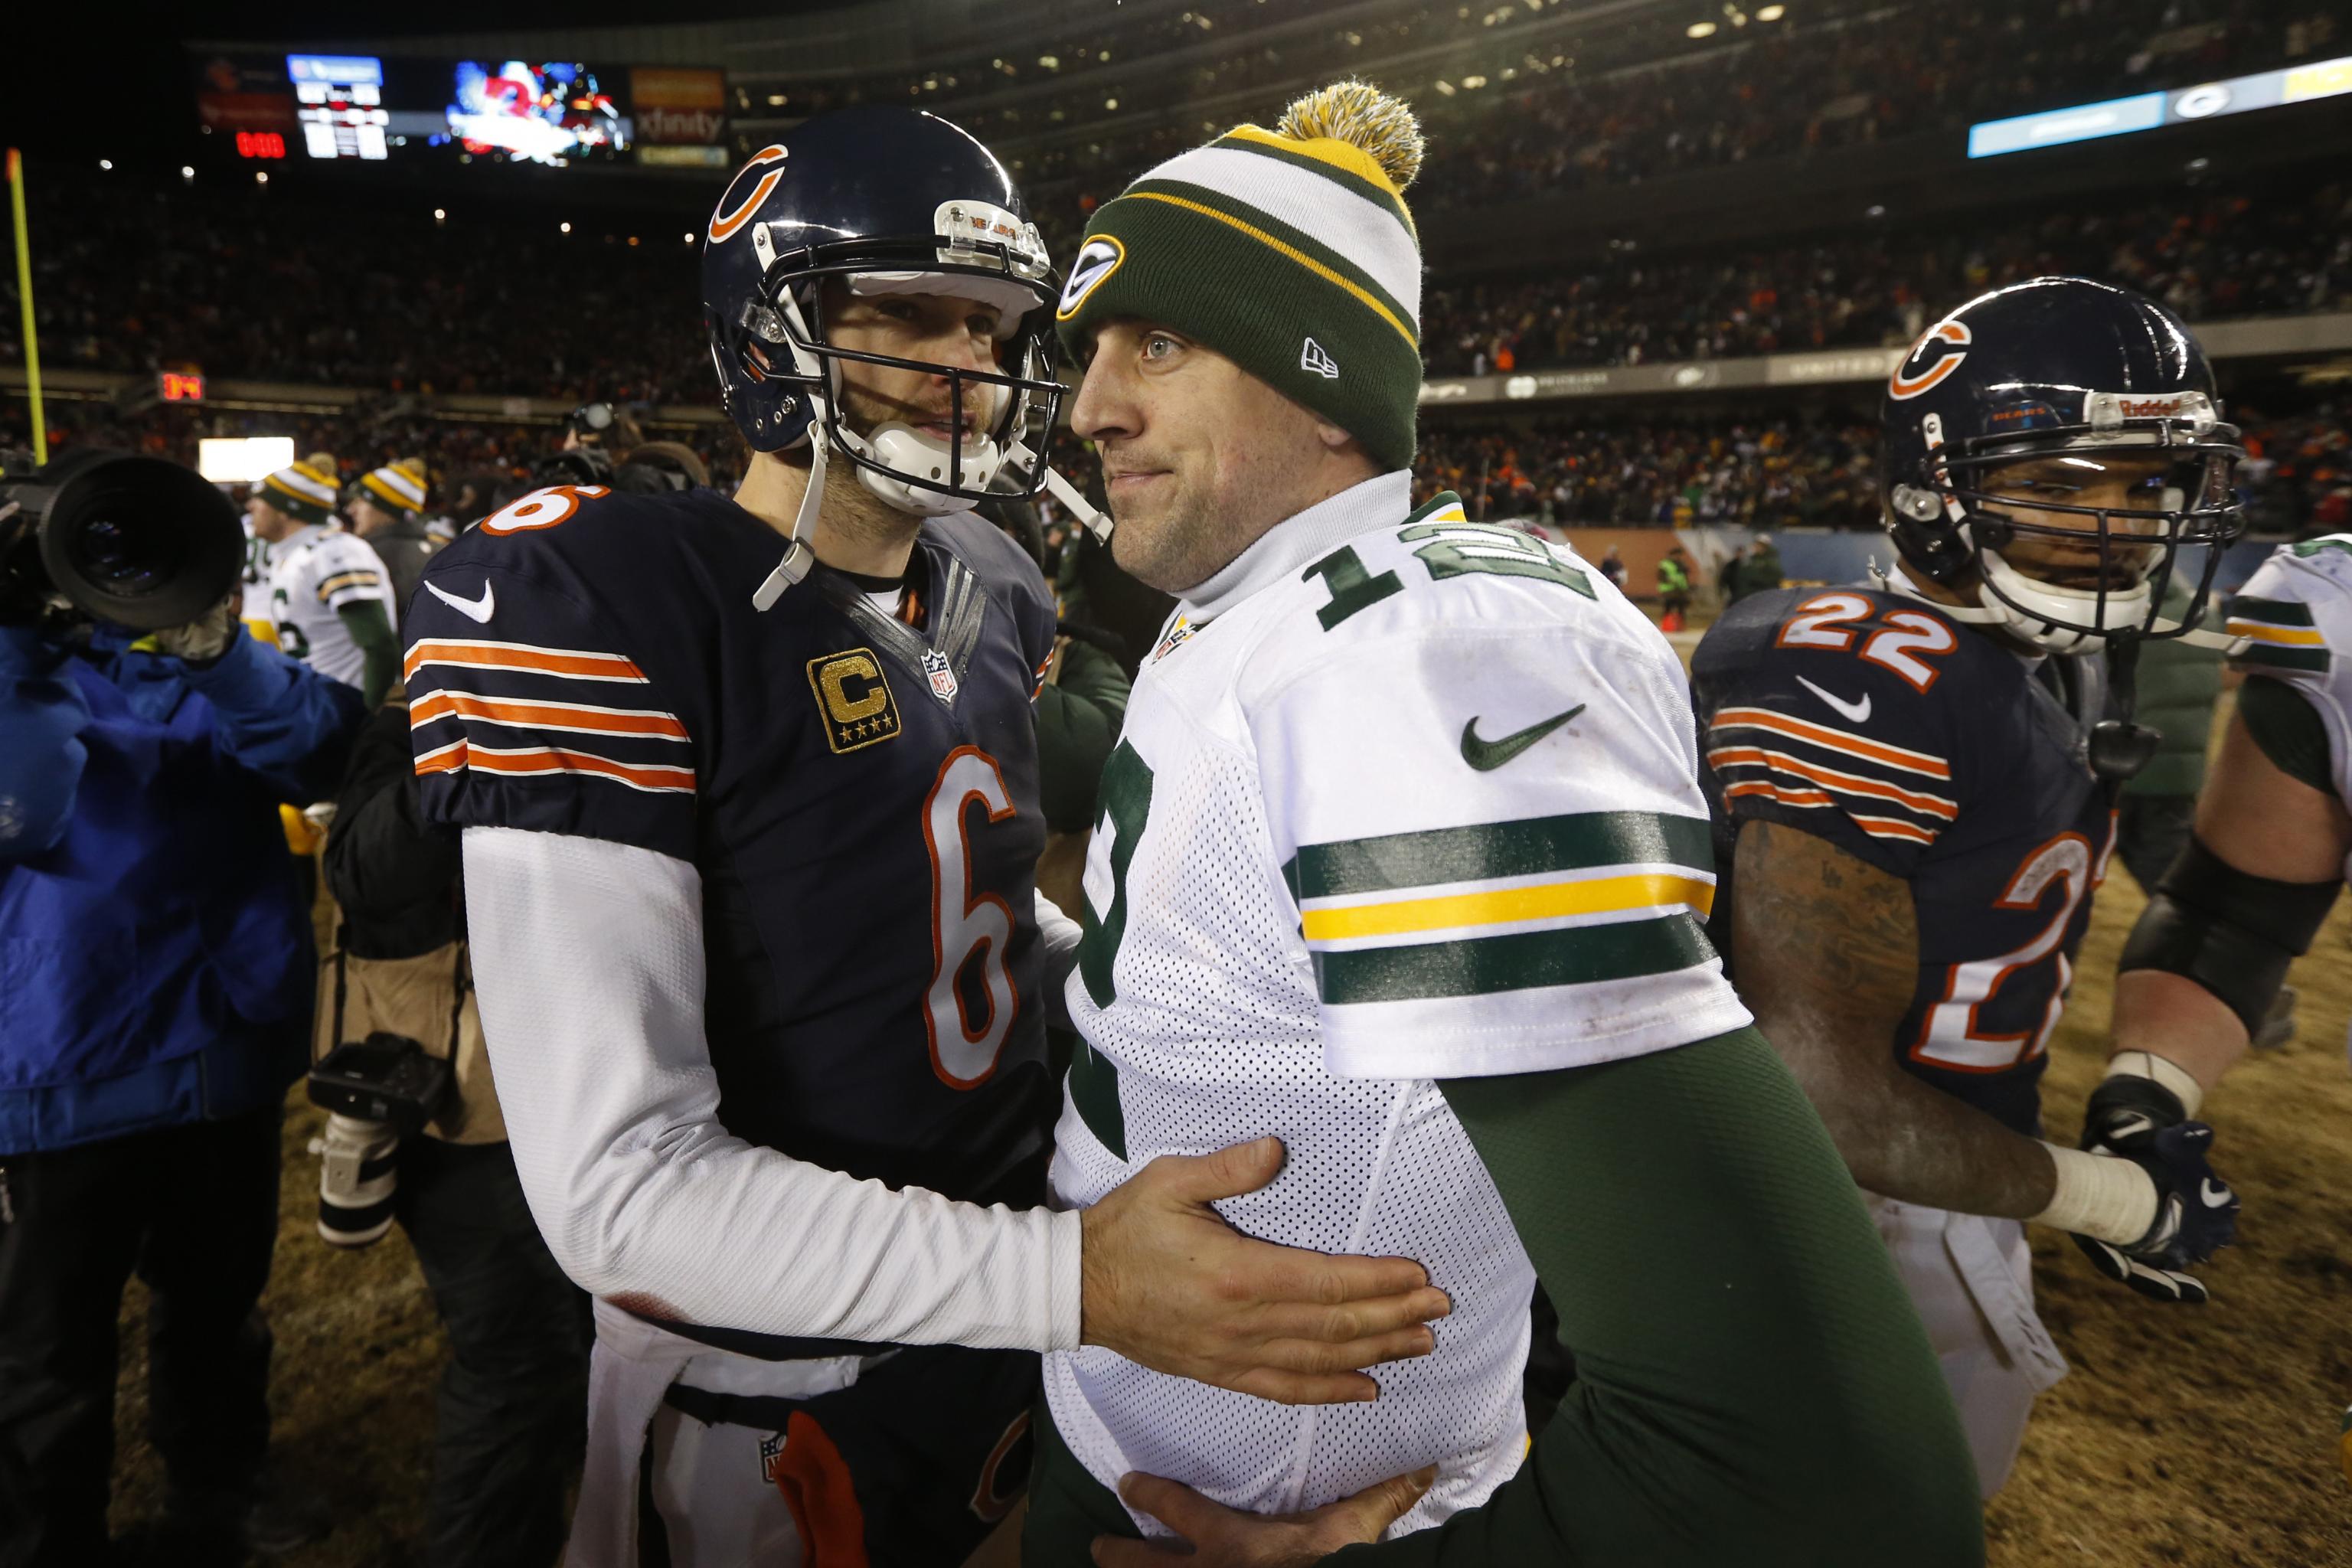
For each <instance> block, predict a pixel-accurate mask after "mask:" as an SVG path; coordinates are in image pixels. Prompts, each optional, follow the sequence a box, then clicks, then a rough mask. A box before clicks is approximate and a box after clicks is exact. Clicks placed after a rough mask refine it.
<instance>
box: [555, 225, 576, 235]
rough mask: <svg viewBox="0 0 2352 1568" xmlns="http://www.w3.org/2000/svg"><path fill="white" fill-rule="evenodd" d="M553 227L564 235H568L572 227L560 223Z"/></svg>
mask: <svg viewBox="0 0 2352 1568" xmlns="http://www.w3.org/2000/svg"><path fill="white" fill-rule="evenodd" d="M556 227H557V228H558V229H560V230H562V232H563V233H565V234H570V233H571V232H572V225H571V224H569V223H560V224H557V225H556Z"/></svg>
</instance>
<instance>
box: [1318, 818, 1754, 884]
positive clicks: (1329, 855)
mask: <svg viewBox="0 0 2352 1568" xmlns="http://www.w3.org/2000/svg"><path fill="white" fill-rule="evenodd" d="M1642 864H1664V865H1672V866H1687V867H1689V868H1692V869H1693V870H1696V871H1706V872H1710V873H1711V872H1713V871H1714V869H1715V847H1714V844H1713V842H1712V841H1711V839H1710V837H1709V836H1708V830H1707V823H1706V818H1705V817H1703V816H1659V815H1658V814H1656V813H1654V812H1647V811H1582V812H1576V813H1573V814H1571V815H1570V816H1529V817H1523V818H1521V819H1520V820H1518V821H1517V822H1490V823H1484V824H1480V825H1478V826H1471V827H1437V828H1431V829H1429V830H1428V831H1426V832H1422V833H1390V834H1384V835H1382V836H1381V837H1378V838H1350V839H1343V840H1341V841H1340V842H1339V843H1336V844H1302V845H1300V846H1299V848H1298V854H1297V858H1294V859H1293V860H1292V861H1291V862H1290V864H1289V865H1287V866H1285V867H1284V868H1282V874H1283V877H1284V879H1286V881H1288V882H1289V884H1290V893H1291V897H1293V898H1295V899H1297V900H1301V901H1302V902H1303V901H1304V900H1308V899H1330V898H1338V897H1340V896H1342V895H1345V894H1349V893H1382V892H1387V891H1389V890H1390V889H1394V888H1428V887H1434V886H1437V885H1439V884H1441V883H1446V882H1484V881H1489V880H1492V879H1495V878H1496V877H1528V876H1534V875H1536V874H1537V873H1538V872H1542V871H1576V870H1582V869H1585V868H1590V867H1595V866H1626V865H1642Z"/></svg>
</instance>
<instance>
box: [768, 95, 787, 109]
mask: <svg viewBox="0 0 2352 1568" xmlns="http://www.w3.org/2000/svg"><path fill="white" fill-rule="evenodd" d="M783 106H784V95H783V94H782V93H781V92H772V93H770V94H769V95H768V107H769V108H770V109H782V107H783Z"/></svg>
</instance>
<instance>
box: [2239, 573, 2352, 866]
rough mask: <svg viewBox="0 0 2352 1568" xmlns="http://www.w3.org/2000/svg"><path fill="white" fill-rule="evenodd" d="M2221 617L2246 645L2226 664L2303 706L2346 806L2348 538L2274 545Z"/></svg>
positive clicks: (2351, 614)
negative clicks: (2292, 694) (2263, 679)
mask: <svg viewBox="0 0 2352 1568" xmlns="http://www.w3.org/2000/svg"><path fill="white" fill-rule="evenodd" d="M2222 615H2223V621H2222V630H2224V631H2225V632H2227V633H2228V634H2229V635H2230V636H2231V637H2245V638H2247V639H2248V641H2247V645H2246V650H2245V652H2243V653H2242V654H2240V655H2238V656H2237V657H2236V658H2234V659H2232V660H2231V662H2232V663H2234V664H2235V665H2236V666H2237V667H2238V668H2241V669H2242V670H2244V671H2246V673H2248V674H2249V675H2263V676H2268V677H2270V678H2271V679H2273V680H2283V681H2285V682H2286V683H2287V684H2288V685H2290V686H2292V687H2294V689H2296V690H2297V691H2300V692H2302V693H2303V695H2304V696H2305V698H2306V699H2308V700H2309V701H2310V703H2311V706H2312V708H2313V709H2314V710H2315V711H2316V712H2317V713H2318V714H2319V717H2320V721H2321V722H2323V723H2324V724H2326V727H2327V754H2328V760H2329V762H2330V763H2331V764H2332V766H2331V770H2330V771H2331V772H2332V773H2333V774H2334V777H2335V780H2336V799H2338V800H2341V801H2345V802H2347V803H2352V533H2334V534H2329V535H2327V536H2326V538H2322V539H2306V540H2304V541H2303V542H2300V543H2297V544H2282V545H2280V546H2279V547H2278V548H2277V549H2276V550H2273V551H2272V552H2271V554H2270V559H2269V560H2267V561H2265V562H2263V563H2262V565H2261V566H2260V567H2259V568H2257V569H2256V570H2255V572H2254V574H2253V575H2252V577H2249V578H2247V579H2246V585H2245V586H2244V587H2243V588H2241V589H2240V590H2239V591H2238V593H2237V594H2236V595H2235V596H2234V597H2232V598H2231V600H2230V602H2229V604H2228V605H2226V606H2225V607H2224V609H2223V612H2222ZM2344 871H2345V875H2346V876H2347V877H2352V858H2347V860H2346V861H2345V866H2344Z"/></svg>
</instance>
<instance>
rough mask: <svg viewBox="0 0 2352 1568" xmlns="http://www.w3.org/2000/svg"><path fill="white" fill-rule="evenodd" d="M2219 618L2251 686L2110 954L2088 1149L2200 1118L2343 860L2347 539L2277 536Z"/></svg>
mask: <svg viewBox="0 0 2352 1568" xmlns="http://www.w3.org/2000/svg"><path fill="white" fill-rule="evenodd" d="M2223 617H2224V618H2223V623H2222V629H2223V631H2224V632H2225V633H2226V634H2227V635H2228V636H2230V637H2235V638H2239V639H2242V640H2241V642H2240V643H2239V645H2238V646H2237V647H2236V650H2235V651H2234V652H2233V653H2232V655H2231V662H2232V663H2233V664H2235V665H2236V666H2237V667H2238V668H2240V669H2242V670H2243V671H2245V673H2246V675H2247V677H2248V679H2247V680H2246V682H2245V684H2244V685H2243V686H2242V687H2240V688H2239V689H2238V706H2237V710H2236V711H2235V712H2234V713H2232V714H2231V717H2230V723H2229V728H2228V729H2227V730H2226V731H2224V733H2223V736H2222V741H2221V758H2220V760H2219V761H2218V762H2216V763H2214V765H2213V769H2212V772H2211V773H2209V774H2208V775H2207V777H2206V781H2205V789H2204V792H2203V793H2202V794H2201V795H2199V796H2198V798H2197V827H2196V832H2195V835H2194V836H2193V837H2191V838H2190V839H2189V847H2187V848H2186V849H2184V850H2182V851H2181V852H2180V855H2179V858H2177V859H2175V860H2174V861H2173V863H2172V868H2171V869H2169V870H2168V871H2167V872H2166V873H2165V874H2164V876H2163V877H2162V879H2159V880H2158V883H2157V886H2156V889H2155V891H2154V892H2153V893H2152V894H2151V895H2150V896H2149V898H2148V901H2147V909H2146V910H2144V911H2142V913H2141V915H2140V918H2139V922H2138V923H2137V925H2135V926H2134V927H2133V928H2132V934H2131V938H2130V940H2129V941H2128V942H2126V943H2125V944H2124V952H2123V957H2122V958H2121V959H2120V960H2119V961H2118V962H2117V963H2116V1006H2115V1026H2114V1031H2115V1032H2114V1042H2113V1047H2112V1049H2113V1054H2112V1055H2111V1056H2110V1058H2108V1068H2107V1077H2106V1079H2105V1081H2104V1082H2103V1083H2101V1084H2100V1085H2099V1087H2098V1088H2097V1089H2095V1090H2093V1091H2092V1094H2091V1100H2090V1104H2089V1105H2088V1106H2087V1107H2086V1108H2085V1111H2084V1131H2083V1139H2084V1145H2085V1146H2086V1147H2095V1146H2098V1145H2101V1144H2105V1145H2110V1146H2115V1147H2117V1148H2119V1149H2122V1150H2125V1151H2126V1152H2128V1151H2131V1150H2135V1149H2138V1148H2143V1147H2145V1146H2147V1143H2148V1142H2149V1141H2150V1140H2152V1139H2153V1138H2154V1137H2155V1136H2156V1135H2157V1134H2158V1132H2160V1131H2163V1130H2164V1129H2166V1128H2168V1127H2171V1126H2174V1125H2177V1124H2179V1123H2180V1122H2182V1121H2188V1120H2189V1119H2190V1118H2192V1117H2194V1116H2195V1115H2196V1114H2197V1111H2198V1108H2199V1106H2200V1104H2201V1103H2202V1101H2203V1100H2204V1097H2205V1094H2206V1091H2207V1090H2209V1089H2211V1088H2212V1087H2213V1086H2214V1085H2215V1084H2216V1083H2218V1082H2220V1081H2221V1075H2222V1074H2223V1073H2225V1072H2227V1071H2228V1070H2229V1068H2231V1065H2232V1064H2233V1063H2235V1062H2236V1061H2237V1060H2238V1058H2240V1057H2242V1056H2243V1055H2245V1052H2246V1046H2247V1042H2248V1040H2249V1038H2250V1037H2251V1034H2252V1031H2256V1030H2259V1029H2260V1028H2261V1027H2262V1026H2263V1020H2264V1019H2265V1018H2266V1017H2267V1016H2268V1014H2269V1010H2270V1006H2271V1004H2272V1001H2273V999H2274V998H2275V997H2276V996H2277V994H2278V990H2279V985H2280V983H2281V982H2282V981H2283V980H2284V979H2285V977H2286V971H2287V965H2288V964H2290V963H2293V962H2294V960H2295V959H2296V958H2297V957H2299V956H2300V955H2301V954H2303V953H2304V952H2306V951H2308V950H2309V948H2310V946H2311V942H2312V939H2313V938H2314V937H2315V936H2316V935H2317V934H2318V932H2319V927H2320V924H2321V922H2322V921H2325V920H2326V918H2327V911H2328V910H2330V909H2331V908H2333V907H2334V905H2335V903H2336V894H2337V893H2338V892H2339V891H2341V890H2342V889H2343V886H2344V879H2345V876H2346V874H2347V869H2352V813H2347V810H2346V803H2347V801H2352V534H2332V535H2329V536H2327V537H2326V538H2322V539H2307V540H2305V541H2303V542H2300V543H2295V544H2283V545H2281V546H2279V547H2278V549H2277V550H2275V551H2273V552H2272V554H2271V557H2270V559H2269V560H2267V561H2265V562H2263V564H2262V566H2261V568H2260V569H2259V570H2257V571H2256V572H2255V573H2254V574H2253V576H2252V577H2251V578H2249V579H2248V580H2247V582H2246V585H2245V587H2244V588H2243V589H2242V591H2241V592H2239V593H2238V594H2237V595H2235V596H2234V597H2232V598H2231V600H2230V601H2229V602H2228V604H2227V605H2226V606H2225V607H2224V611H2223ZM2077 1239H2078V1240H2079V1239H2081V1238H2079V1237H2078V1238H2077ZM2084 1250H2085V1251H2088V1252H2090V1253H2091V1255H2092V1257H2093V1259H2094V1261H2096V1262H2098V1263H2099V1264H2100V1265H2101V1266H2102V1267H2103V1268H2106V1269H2107V1271H2108V1272H2109V1273H2111V1274H2113V1275H2115V1276H2116V1278H2118V1279H2123V1280H2124V1281H2125V1283H2126V1284H2128V1285H2130V1286H2131V1287H2132V1288H2133V1289H2137V1290H2139V1291H2140V1292H2142V1293H2143V1294H2146V1295H2149V1296H2154V1297H2156V1298H2158V1300H2181V1299H2183V1298H2184V1297H2185V1298H2188V1299H2191V1300H2197V1299H2201V1298H2202V1296H2203V1289H2202V1287H2201V1286H2200V1285H2199V1284H2198V1283H2197V1282H2196V1281H2195V1280H2194V1279H2190V1278H2189V1277H2187V1276H2185V1275H2183V1274H2181V1273H2179V1271H2177V1270H2172V1269H2167V1268H2151V1267H2149V1266H2148V1265H2147V1263H2146V1262H2145V1261H2144V1260H2142V1259H2139V1258H2130V1257H2126V1256H2125V1255H2124V1254H2123V1253H2121V1252H2120V1251H2118V1250H2116V1249H2115V1248H2112V1247H2105V1246H2104V1245H2103V1244H2098V1243H2088V1244H2086V1245H2085V1247H2084Z"/></svg>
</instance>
